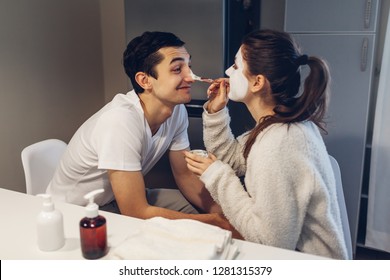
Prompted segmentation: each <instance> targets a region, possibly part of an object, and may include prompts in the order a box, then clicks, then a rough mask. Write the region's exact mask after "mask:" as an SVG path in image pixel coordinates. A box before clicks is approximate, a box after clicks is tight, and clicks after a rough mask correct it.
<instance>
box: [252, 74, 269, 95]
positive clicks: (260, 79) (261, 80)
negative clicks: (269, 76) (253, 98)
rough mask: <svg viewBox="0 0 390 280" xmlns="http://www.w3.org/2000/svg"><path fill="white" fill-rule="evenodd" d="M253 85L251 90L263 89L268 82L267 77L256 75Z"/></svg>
mask: <svg viewBox="0 0 390 280" xmlns="http://www.w3.org/2000/svg"><path fill="white" fill-rule="evenodd" d="M251 84H252V86H251V88H250V90H251V91H252V92H259V91H261V90H263V88H264V86H265V84H266V78H265V77H264V76H263V75H256V76H255V77H254V79H253V80H252V83H251Z"/></svg>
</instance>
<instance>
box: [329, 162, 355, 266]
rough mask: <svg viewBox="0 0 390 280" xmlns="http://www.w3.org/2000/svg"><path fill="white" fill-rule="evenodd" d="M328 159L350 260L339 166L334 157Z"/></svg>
mask: <svg viewBox="0 0 390 280" xmlns="http://www.w3.org/2000/svg"><path fill="white" fill-rule="evenodd" d="M329 158H330V162H331V164H332V168H333V173H334V176H335V179H336V189H337V200H338V203H339V207H340V215H341V222H342V225H343V232H344V239H345V244H346V245H347V250H348V258H349V259H352V257H353V253H352V239H351V231H350V229H349V221H348V214H347V207H346V205H345V199H344V191H343V184H342V181H341V172H340V166H339V164H338V162H337V160H336V159H335V158H334V157H332V156H331V155H329Z"/></svg>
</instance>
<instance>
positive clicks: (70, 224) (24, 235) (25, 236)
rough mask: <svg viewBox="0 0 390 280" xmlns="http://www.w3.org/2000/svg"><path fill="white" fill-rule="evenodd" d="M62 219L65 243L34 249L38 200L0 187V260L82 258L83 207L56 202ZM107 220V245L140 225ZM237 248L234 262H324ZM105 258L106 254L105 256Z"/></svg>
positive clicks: (260, 247)
mask: <svg viewBox="0 0 390 280" xmlns="http://www.w3.org/2000/svg"><path fill="white" fill-rule="evenodd" d="M55 207H56V208H57V209H59V210H60V211H61V212H62V214H63V216H64V228H65V238H66V243H65V246H64V247H63V248H61V249H60V250H57V251H54V252H42V251H40V250H39V249H38V247H37V242H36V240H37V236H36V217H37V215H38V213H39V212H40V211H41V208H42V198H40V197H36V196H31V195H27V194H24V193H20V192H15V191H10V190H6V189H3V188H0V222H1V226H0V259H2V260H30V259H41V260H50V259H61V260H69V259H70V260H71V259H83V256H82V254H81V250H80V238H79V237H80V236H79V221H80V220H81V219H82V218H83V217H84V216H85V212H84V207H81V206H77V205H72V204H67V203H56V204H55ZM100 214H101V215H102V216H104V217H105V218H106V219H107V234H108V245H109V246H111V247H113V246H116V245H117V244H119V242H121V241H122V240H123V239H124V238H125V237H126V236H127V235H128V234H129V233H130V232H131V231H132V230H135V229H137V227H138V226H139V225H140V224H141V223H142V222H143V220H140V219H135V218H131V217H127V216H122V215H118V214H113V213H109V212H104V211H100ZM234 242H236V244H237V245H238V246H239V248H240V254H239V256H238V259H251V260H255V259H268V260H281V259H282V260H290V259H298V260H306V259H324V258H322V257H319V256H314V255H308V254H303V253H299V252H295V251H290V250H284V249H280V248H275V247H270V246H264V245H260V244H256V243H252V242H246V241H241V240H234ZM108 258H109V254H108Z"/></svg>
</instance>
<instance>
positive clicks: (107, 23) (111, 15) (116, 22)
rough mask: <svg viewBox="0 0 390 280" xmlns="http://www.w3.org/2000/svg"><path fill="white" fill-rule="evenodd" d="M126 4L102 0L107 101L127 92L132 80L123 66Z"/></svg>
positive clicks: (105, 94) (105, 93)
mask: <svg viewBox="0 0 390 280" xmlns="http://www.w3.org/2000/svg"><path fill="white" fill-rule="evenodd" d="M124 6H125V5H124V0H115V1H107V0H100V12H101V35H102V51H103V53H102V55H103V74H104V96H105V101H106V102H109V101H111V99H112V98H113V97H114V95H115V94H117V93H120V92H121V93H126V92H127V91H128V89H129V86H130V80H129V79H128V78H127V75H126V73H125V72H124V70H123V66H122V55H123V51H124V50H125V48H126V46H127V42H126V31H125V7H124Z"/></svg>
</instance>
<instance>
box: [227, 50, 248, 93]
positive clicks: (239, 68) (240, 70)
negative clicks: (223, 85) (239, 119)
mask: <svg viewBox="0 0 390 280" xmlns="http://www.w3.org/2000/svg"><path fill="white" fill-rule="evenodd" d="M225 73H226V75H228V76H229V83H230V92H229V99H231V100H233V101H243V100H244V98H245V96H246V94H247V92H248V85H249V83H248V79H247V78H246V77H245V75H244V59H243V57H242V53H241V48H240V49H239V50H238V52H237V54H236V58H235V60H234V64H233V65H232V66H230V68H228V69H227V70H226V71H225Z"/></svg>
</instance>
